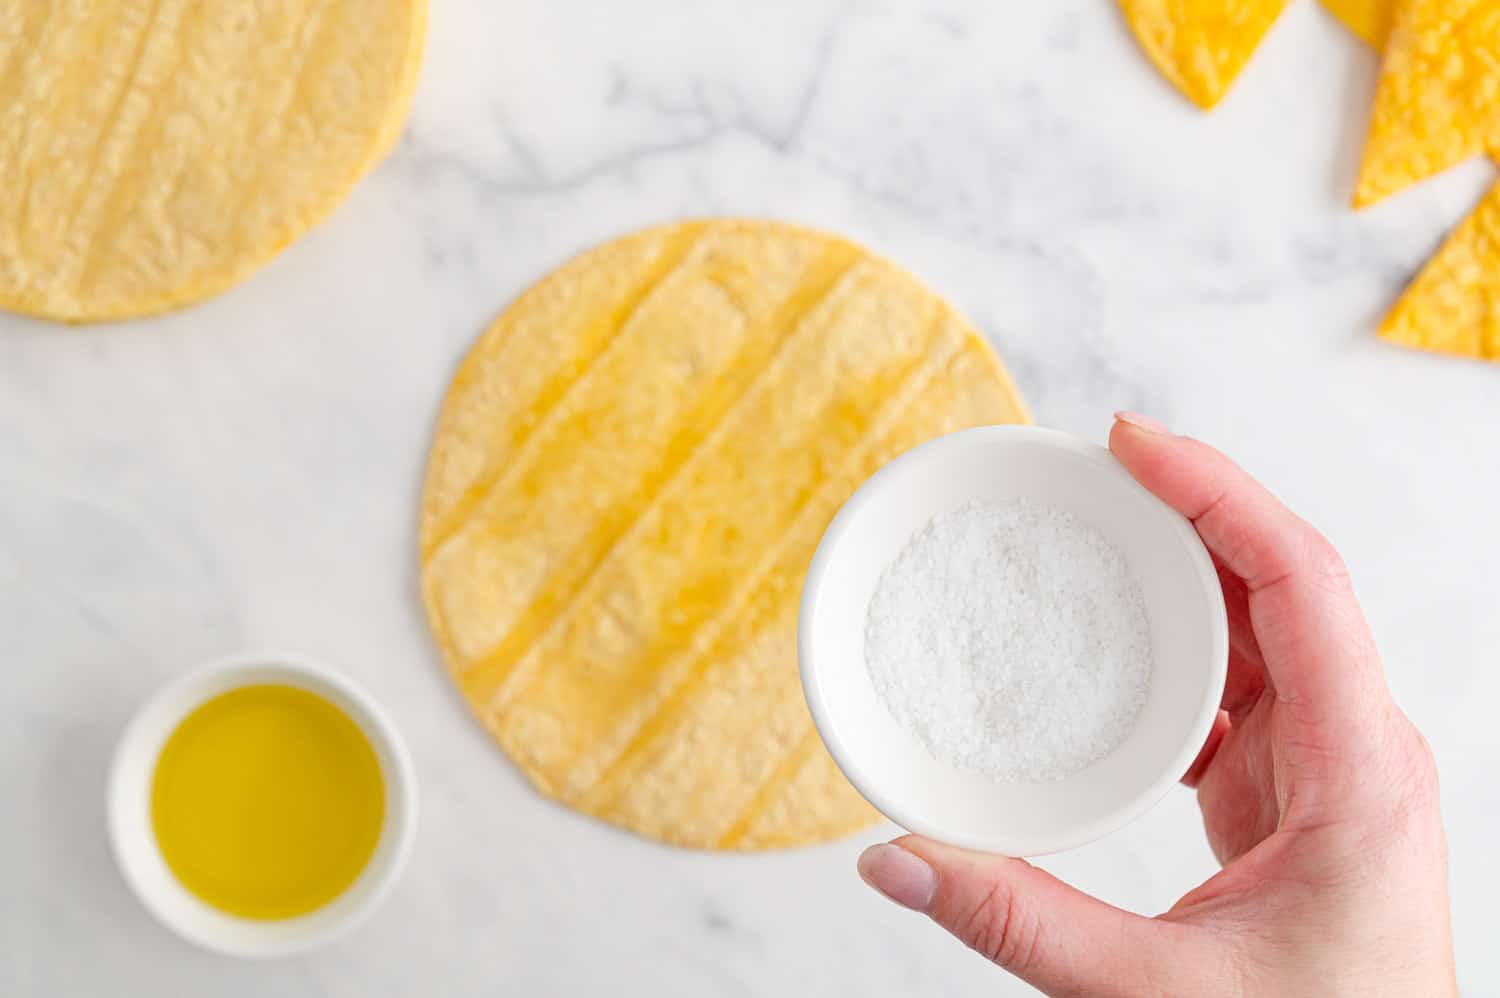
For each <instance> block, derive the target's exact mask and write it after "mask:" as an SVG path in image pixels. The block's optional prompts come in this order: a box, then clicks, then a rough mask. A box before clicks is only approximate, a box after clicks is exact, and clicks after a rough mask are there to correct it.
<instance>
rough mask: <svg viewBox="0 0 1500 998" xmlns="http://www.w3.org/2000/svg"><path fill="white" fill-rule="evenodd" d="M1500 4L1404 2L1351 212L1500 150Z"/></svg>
mask: <svg viewBox="0 0 1500 998" xmlns="http://www.w3.org/2000/svg"><path fill="white" fill-rule="evenodd" d="M1497 98H1500V5H1497V4H1495V3H1494V2H1493V0H1399V2H1398V3H1397V4H1396V7H1395V11H1394V14H1393V17H1392V22H1391V32H1390V38H1389V41H1388V42H1387V44H1386V53H1385V60H1384V62H1383V63H1382V64H1381V69H1380V85H1379V88H1378V89H1377V90H1376V93H1375V108H1374V111H1373V112H1372V113H1371V116H1370V132H1369V136H1368V138H1366V140H1365V151H1364V159H1363V161H1362V162H1361V163H1360V168H1359V183H1358V186H1357V187H1356V189H1355V192H1354V206H1355V207H1356V208H1363V207H1367V206H1368V205H1372V204H1374V203H1375V202H1377V201H1379V200H1380V199H1381V198H1384V197H1387V196H1389V195H1391V194H1394V193H1396V192H1397V191H1399V190H1402V189H1403V188H1405V187H1407V186H1409V185H1411V184H1414V183H1416V182H1417V181H1419V180H1424V179H1426V178H1427V177H1430V176H1432V175H1434V174H1436V173H1440V172H1442V171H1443V170H1446V169H1448V168H1449V167H1451V166H1454V165H1455V164H1457V163H1460V162H1462V161H1463V160H1465V159H1468V158H1469V157H1470V156H1473V155H1475V154H1477V153H1481V152H1484V151H1486V150H1487V149H1489V150H1493V149H1496V148H1500V141H1497V139H1500V100H1497Z"/></svg>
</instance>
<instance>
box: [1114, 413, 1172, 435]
mask: <svg viewBox="0 0 1500 998" xmlns="http://www.w3.org/2000/svg"><path fill="white" fill-rule="evenodd" d="M1115 419H1117V420H1119V421H1120V422H1122V423H1125V424H1127V425H1129V426H1134V427H1135V428H1136V429H1138V430H1145V431H1146V432H1147V433H1170V432H1171V431H1170V430H1168V429H1167V428H1166V427H1165V426H1163V425H1162V424H1161V423H1158V422H1157V421H1156V420H1154V419H1152V418H1151V417H1150V416H1142V415H1141V414H1140V413H1138V412H1117V413H1115Z"/></svg>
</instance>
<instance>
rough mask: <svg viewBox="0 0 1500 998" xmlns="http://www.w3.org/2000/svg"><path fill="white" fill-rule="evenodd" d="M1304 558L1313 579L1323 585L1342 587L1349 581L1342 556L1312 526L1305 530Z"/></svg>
mask: <svg viewBox="0 0 1500 998" xmlns="http://www.w3.org/2000/svg"><path fill="white" fill-rule="evenodd" d="M1305 543H1306V548H1305V556H1306V558H1307V567H1308V569H1309V571H1310V572H1311V574H1312V576H1313V578H1315V579H1317V580H1318V581H1319V582H1321V583H1322V584H1324V585H1327V586H1329V587H1330V588H1333V587H1342V586H1343V585H1345V584H1347V582H1348V581H1349V566H1348V565H1347V564H1345V563H1344V557H1343V555H1341V554H1339V552H1338V549H1337V548H1335V547H1334V546H1333V544H1332V543H1330V542H1329V540H1328V538H1326V537H1324V536H1323V535H1322V534H1321V533H1319V532H1318V530H1317V529H1316V528H1314V527H1312V526H1309V527H1308V528H1307V539H1306V542H1305Z"/></svg>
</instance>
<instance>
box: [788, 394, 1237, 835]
mask: <svg viewBox="0 0 1500 998" xmlns="http://www.w3.org/2000/svg"><path fill="white" fill-rule="evenodd" d="M985 438H991V439H996V440H1000V439H1004V440H1007V441H1026V442H1028V443H1033V444H1040V445H1043V446H1046V447H1052V448H1055V449H1057V450H1060V451H1066V452H1068V453H1070V454H1073V455H1076V456H1078V457H1081V458H1084V459H1086V460H1088V461H1089V462H1091V463H1093V464H1095V465H1096V466H1098V467H1099V468H1101V469H1103V470H1105V471H1106V473H1108V474H1113V475H1118V476H1120V477H1121V479H1123V480H1124V481H1125V482H1126V483H1128V484H1129V485H1130V486H1131V487H1133V488H1135V489H1137V490H1139V492H1140V493H1141V494H1142V495H1143V496H1145V497H1146V498H1147V499H1149V500H1150V503H1151V504H1152V505H1153V506H1154V507H1155V508H1158V509H1159V511H1160V512H1161V513H1162V515H1163V517H1164V519H1166V520H1167V521H1168V522H1170V524H1171V529H1172V530H1173V532H1174V533H1175V534H1176V535H1177V537H1178V538H1179V539H1180V540H1181V541H1182V544H1183V546H1184V549H1185V550H1186V553H1187V557H1188V559H1189V561H1191V562H1192V563H1193V566H1194V570H1195V574H1196V576H1197V577H1198V581H1199V583H1200V584H1201V585H1202V586H1203V588H1204V590H1205V592H1207V593H1209V594H1211V595H1212V597H1213V598H1212V599H1210V600H1209V601H1208V605H1209V607H1210V610H1209V612H1210V615H1211V616H1212V620H1210V621H1209V626H1210V627H1211V628H1212V635H1211V637H1212V644H1213V654H1212V656H1211V660H1210V661H1209V662H1206V663H1205V664H1204V667H1205V668H1207V669H1209V670H1211V672H1210V677H1209V678H1210V680H1211V681H1210V682H1209V684H1208V686H1207V690H1208V692H1207V694H1206V695H1205V697H1204V699H1203V701H1202V702H1201V703H1200V704H1199V707H1198V713H1197V716H1196V717H1195V718H1194V722H1193V725H1192V727H1191V728H1190V729H1189V734H1188V737H1186V738H1184V740H1183V743H1182V745H1181V747H1180V748H1179V749H1178V751H1177V752H1176V754H1174V756H1173V757H1172V766H1171V767H1168V768H1165V769H1163V770H1162V772H1161V773H1159V774H1158V775H1157V776H1156V777H1155V779H1153V780H1152V781H1151V782H1150V783H1149V784H1146V785H1144V786H1143V787H1142V789H1141V790H1140V791H1139V792H1137V793H1136V794H1135V795H1134V796H1133V797H1131V798H1130V799H1129V800H1128V801H1127V802H1126V803H1124V804H1122V805H1120V806H1119V807H1116V808H1114V809H1113V810H1111V811H1107V812H1105V813H1103V814H1101V815H1099V816H1098V817H1095V818H1094V819H1093V820H1091V821H1085V822H1080V823H1079V824H1078V825H1076V826H1074V827H1073V828H1072V829H1071V830H1070V831H1069V833H1068V834H1059V835H1056V836H1047V837H1045V838H1044V839H1043V838H1036V839H1026V838H1023V837H1017V836H1013V835H1008V834H1006V832H1005V831H1004V830H1003V829H1000V830H997V831H996V832H995V833H993V834H985V835H968V834H963V833H958V834H954V833H953V832H952V831H951V830H950V829H947V828H944V827H941V826H940V825H938V824H936V823H934V822H932V821H929V820H928V817H927V816H926V815H924V814H920V813H916V812H912V811H910V810H908V809H907V808H905V807H904V806H902V805H901V804H899V803H897V802H896V801H894V800H893V799H892V798H891V797H890V796H889V795H888V794H887V793H886V792H885V791H884V789H883V788H882V787H881V786H880V785H879V784H878V782H876V781H872V780H871V779H870V778H869V774H868V773H867V772H866V771H865V770H864V768H862V767H861V766H860V765H859V764H858V763H857V761H856V760H855V759H854V758H853V756H852V755H851V753H850V752H849V748H848V746H847V745H846V744H845V743H844V742H843V740H842V739H840V738H839V736H838V733H837V727H836V725H834V724H833V722H832V715H831V712H830V710H829V707H828V703H827V702H826V701H825V699H824V697H823V692H822V688H821V686H820V685H819V683H818V682H817V681H816V674H817V671H818V661H817V656H816V655H815V654H814V653H813V651H812V649H813V648H814V647H815V646H816V644H817V642H816V641H815V640H814V638H813V636H812V631H813V629H814V627H815V626H816V625H815V624H814V623H813V621H814V620H815V616H816V615H815V613H814V607H815V606H816V604H817V601H818V598H819V595H820V592H821V589H822V585H823V580H824V577H825V576H826V575H827V574H828V571H829V566H830V565H831V564H832V561H833V558H834V553H835V552H836V551H837V550H839V548H840V547H841V546H842V545H841V543H840V542H841V540H842V538H843V536H844V535H845V534H846V533H848V532H849V530H850V529H851V528H852V526H853V524H854V522H855V521H856V520H857V519H858V518H859V517H860V516H861V515H862V514H863V512H864V509H865V507H867V506H868V505H869V504H870V503H872V502H873V501H874V500H875V497H876V496H877V495H878V494H879V493H881V492H884V491H885V490H886V489H888V488H889V487H890V485H891V483H892V482H893V481H895V480H896V479H897V478H898V477H900V476H903V475H905V474H907V473H908V471H909V470H910V469H913V468H915V467H917V466H918V465H920V464H921V463H922V462H923V461H926V460H930V457H929V456H928V455H930V454H931V453H933V452H934V451H937V450H939V449H949V448H958V447H977V446H982V445H983V440H984V439H985ZM1222 592H1223V590H1222V587H1221V586H1220V584H1219V575H1218V572H1217V570H1216V569H1215V568H1214V564H1213V558H1212V557H1211V556H1210V555H1209V553H1208V548H1207V547H1205V546H1204V544H1203V539H1202V538H1201V537H1199V536H1198V531H1197V529H1196V528H1194V526H1193V524H1192V521H1190V520H1189V519H1188V518H1187V517H1185V516H1183V515H1182V514H1181V513H1179V512H1177V511H1176V510H1174V509H1173V508H1172V507H1170V506H1168V505H1167V504H1166V503H1164V502H1162V501H1161V500H1160V499H1158V498H1157V497H1156V496H1154V495H1152V494H1151V493H1150V492H1149V491H1148V490H1147V489H1146V488H1145V487H1144V486H1142V485H1141V484H1140V483H1139V482H1137V481H1136V480H1135V479H1134V478H1133V477H1131V475H1130V473H1129V472H1128V471H1126V470H1125V469H1124V468H1123V467H1122V466H1121V465H1120V463H1119V462H1118V461H1117V460H1115V457H1114V455H1113V454H1111V453H1110V451H1109V449H1108V448H1107V447H1103V446H1101V445H1099V444H1096V443H1094V442H1093V441H1091V440H1086V439H1084V438H1082V437H1078V436H1075V435H1073V434H1071V433H1067V432H1065V431H1062V430H1054V429H1051V428H1049V427H1042V426H1030V425H1015V424H1008V425H994V426H976V427H970V428H969V429H964V430H957V431H955V432H953V433H948V434H944V435H943V436H940V437H935V438H933V439H932V440H929V441H927V442H925V443H921V444H918V445H917V446H916V447H913V448H912V449H910V450H908V451H906V452H904V453H902V454H900V455H898V456H897V457H896V458H895V459H893V460H892V461H890V462H889V463H887V464H886V465H884V466H883V467H881V468H880V469H879V470H878V471H876V472H875V473H874V474H873V475H871V476H870V477H869V478H867V479H866V480H865V481H864V482H863V483H862V484H861V485H860V486H859V488H858V489H856V490H855V492H854V494H853V495H852V496H850V497H849V499H848V501H847V502H845V503H844V505H843V506H842V507H840V508H839V511H838V512H837V513H836V514H835V515H834V517H833V520H832V521H830V522H829V524H828V528H827V529H826V530H825V531H824V532H823V537H822V539H821V540H820V541H819V542H818V547H817V550H816V551H815V552H814V553H813V557H812V561H811V562H810V563H809V565H808V569H807V576H806V579H805V580H804V582H803V588H802V599H801V601H800V604H799V606H798V610H797V660H798V671H799V673H800V676H801V680H802V693H803V697H804V698H805V699H806V700H807V706H808V711H809V712H810V713H811V714H812V719H813V724H814V726H815V727H816V728H817V729H818V734H819V736H820V737H821V738H822V740H823V744H824V746H825V747H827V749H828V754H829V755H830V756H832V757H833V761H834V762H835V763H836V764H837V765H838V767H839V769H840V771H842V772H843V774H844V776H845V778H847V779H848V780H849V782H850V783H851V784H852V785H853V786H854V788H855V789H856V790H858V791H859V793H860V795H861V796H862V797H864V798H865V799H866V800H867V801H869V802H870V803H871V804H872V805H874V806H875V809H876V810H878V811H879V812H880V813H881V814H883V815H885V816H886V817H887V818H889V819H890V820H891V821H893V822H895V823H896V824H897V825H899V826H901V827H902V828H904V829H906V830H907V831H909V832H913V833H915V834H917V835H922V836H925V837H927V838H930V839H934V840H936V841H939V842H945V843H947V844H949V845H955V846H959V847H961V848H965V849H974V850H978V851H982V852H990V853H997V854H1002V855H1007V856H1045V855H1049V854H1051V853H1057V852H1063V851H1065V850H1068V849H1076V848H1078V847H1079V846H1083V845H1087V844H1088V843H1090V842H1094V841H1097V840H1098V839H1101V838H1103V837H1104V836H1106V835H1109V834H1110V833H1111V832H1115V831H1118V830H1120V829H1121V828H1124V827H1125V826H1126V825H1128V824H1130V823H1132V822H1133V821H1135V820H1136V819H1137V818H1140V817H1141V816H1142V815H1144V814H1145V813H1146V812H1147V811H1149V810H1151V809H1152V808H1153V807H1155V806H1156V805H1157V804H1158V803H1160V802H1161V800H1162V798H1163V797H1165V796H1166V795H1167V793H1168V792H1169V791H1170V790H1171V789H1172V788H1173V787H1174V786H1176V785H1177V784H1178V783H1179V782H1180V781H1181V779H1182V777H1183V776H1184V775H1185V774H1186V773H1187V771H1188V769H1189V768H1190V767H1191V766H1192V764H1193V761H1194V760H1195V759H1196V758H1197V757H1198V753H1199V752H1200V751H1202V749H1203V746H1204V744H1205V743H1206V741H1207V740H1208V736H1209V733H1210V732H1211V731H1212V730H1213V724H1214V720H1215V719H1216V718H1217V717H1218V713H1219V704H1220V702H1221V700H1222V696H1223V693H1222V691H1223V688H1224V681H1225V678H1226V677H1227V675H1228V669H1229V622H1228V616H1227V613H1226V611H1225V608H1224V600H1223V595H1222Z"/></svg>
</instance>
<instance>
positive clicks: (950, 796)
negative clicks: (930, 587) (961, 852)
mask: <svg viewBox="0 0 1500 998" xmlns="http://www.w3.org/2000/svg"><path fill="white" fill-rule="evenodd" d="M1017 498H1024V499H1030V500H1033V501H1036V502H1040V503H1045V504H1047V505H1050V506H1054V507H1057V508H1060V509H1063V510H1065V511H1067V512H1069V513H1072V514H1073V515H1075V516H1077V517H1079V518H1080V519H1082V520H1083V521H1085V522H1086V523H1089V524H1091V525H1092V526H1093V527H1095V528H1096V529H1098V530H1099V531H1101V532H1102V533H1103V534H1104V535H1105V537H1107V538H1108V539H1109V540H1110V541H1111V542H1112V543H1113V544H1114V545H1115V546H1116V547H1117V548H1118V549H1119V550H1120V552H1121V553H1122V554H1123V555H1124V557H1125V558H1126V560H1127V562H1128V563H1129V565H1130V567H1131V569H1132V571H1133V572H1134V573H1135V576H1136V578H1137V580H1138V581H1139V582H1140V585H1141V589H1142V591H1143V594H1144V596H1145V600H1146V610H1147V616H1148V618H1149V626H1150V634H1151V646H1152V654H1153V659H1154V669H1153V673H1152V680H1151V689H1150V693H1149V695H1148V698H1147V701H1146V704H1145V706H1144V707H1143V708H1142V711H1141V715H1140V719H1139V721H1138V722H1137V724H1136V726H1135V728H1134V730H1133V731H1132V732H1131V734H1130V735H1129V736H1128V737H1127V738H1126V740H1125V741H1124V742H1123V743H1122V744H1121V745H1120V746H1119V747H1118V748H1116V749H1115V751H1113V752H1112V753H1110V754H1109V755H1107V756H1106V757H1104V758H1103V759H1100V760H1099V761H1097V762H1095V763H1093V764H1091V765H1089V766H1087V767H1086V768H1084V769H1083V770H1081V771H1079V772H1077V773H1075V774H1073V775H1072V776H1069V777H1068V778H1066V779H1064V780H1061V781H1058V782H1053V783H1000V782H996V781H993V780H989V779H986V778H985V777H984V776H981V775H979V774H977V773H974V772H965V771H961V770H958V769H956V768H953V767H951V766H949V765H947V764H945V763H943V762H940V761H938V760H937V759H936V758H935V757H934V756H933V755H932V754H931V753H929V752H928V751H927V750H926V749H925V748H924V747H923V746H922V745H921V744H920V743H919V742H917V740H916V739H915V738H913V737H912V736H911V735H910V734H909V733H908V732H907V731H906V730H905V729H904V728H903V727H901V726H900V725H899V724H898V723H897V722H896V720H895V719H894V718H893V717H892V716H891V714H890V712H889V711H888V710H887V709H886V707H885V705H884V704H883V703H882V702H881V701H880V700H879V699H878V697H877V694H876V692H875V689H874V686H873V684H872V683H871V681H870V675H869V671H868V669H867V667H866V665H865V623H866V619H867V613H868V608H869V603H870V597H871V596H872V595H873V594H874V591H875V587H876V584H877V583H878V581H879V578H880V575H881V573H882V572H883V571H884V570H885V567H886V566H887V565H888V564H890V562H891V561H892V560H894V559H895V557H896V556H897V554H898V553H900V551H901V549H902V548H903V547H905V546H906V544H907V542H908V541H909V540H910V539H911V538H912V537H913V536H914V535H915V534H916V533H917V532H918V531H920V530H921V529H922V528H923V527H924V526H926V524H927V523H928V522H929V521H930V520H931V519H932V518H933V517H934V516H937V515H938V514H940V513H944V512H947V511H949V510H952V509H955V508H957V507H959V506H962V505H964V504H965V503H969V502H975V501H990V502H1003V501H1005V500H1008V499H1017ZM797 649H798V656H799V658H800V663H801V669H802V684H803V689H804V691H805V693H806V695H807V703H808V706H809V708H810V709H811V711H812V716H813V720H814V721H815V722H816V723H817V726H818V731H819V733H820V734H821V735H822V736H823V742H824V743H825V744H826V745H827V746H828V750H829V752H830V753H832V755H833V758H834V760H835V761H836V762H837V763H838V764H839V768H841V769H842V770H843V771H844V775H845V776H847V777H848V778H849V781H850V782H851V783H853V784H854V786H855V788H856V789H858V790H859V792H860V793H861V794H863V795H864V796H865V798H866V799H867V800H869V801H870V803H872V804H874V805H875V806H876V807H877V808H879V809H880V810H881V811H882V812H884V813H885V814H886V815H887V816H888V817H889V818H891V819H892V820H893V821H895V822H896V823H897V824H899V825H902V826H903V827H905V828H907V829H908V830H910V831H913V832H917V833H919V834H922V835H926V836H929V837H931V838H934V839H938V840H941V841H944V842H949V843H952V844H954V845H959V846H965V847H967V848H971V849H983V850H987V851H990V852H998V853H1005V854H1008V855H1012V856H1035V855H1040V854H1042V853H1048V852H1056V851H1058V850H1060V849H1069V848H1072V847H1074V846H1078V845H1082V844H1083V843H1085V842H1089V841H1091V840H1093V839H1096V838H1098V837H1099V836H1101V835H1105V834H1107V833H1109V832H1111V831H1113V830H1115V829H1116V828H1119V827H1120V826H1122V825H1125V824H1127V823H1128V822H1130V821H1132V820H1134V819H1135V818H1137V817H1139V816H1140V815H1141V814H1142V813H1144V812H1145V811H1146V810H1148V809H1149V808H1150V807H1151V806H1152V805H1153V804H1154V803H1156V801H1158V800H1159V799H1160V798H1161V797H1162V796H1163V795H1164V794H1165V793H1166V792H1167V790H1168V789H1169V788H1170V787H1171V786H1172V785H1173V784H1174V783H1175V782H1176V781H1177V780H1179V779H1180V778H1181V777H1182V775H1183V774H1184V773H1186V772H1187V769H1188V767H1189V766H1190V765H1192V762H1193V759H1194V758H1195V757H1196V755H1197V753H1198V751H1199V749H1201V748H1202V747H1203V743H1204V740H1205V739H1206V738H1207V737H1208V733H1209V730H1210V728H1211V727H1212V725H1213V721H1214V717H1215V715H1216V714H1217V712H1218V707H1219V699H1220V697H1221V696H1222V693H1223V689H1224V677H1225V671H1226V668H1227V663H1228V649H1229V639H1228V629H1227V626H1226V621H1225V615H1224V599H1223V595H1222V593H1221V590H1220V588H1219V581H1218V576H1217V575H1216V573H1215V571H1214V566H1213V562H1212V560H1211V559H1210V558H1209V555H1208V552H1207V550H1205V548H1204V547H1203V542H1202V541H1200V540H1199V539H1198V535H1197V532H1196V531H1194V530H1193V526H1192V524H1191V523H1189V522H1188V521H1187V520H1186V519H1185V518H1184V517H1182V516H1181V515H1179V514H1178V513H1177V512H1175V511H1174V510H1172V509H1171V508H1170V507H1168V506H1167V505H1166V504H1165V503H1163V502H1161V501H1160V500H1159V499H1157V498H1156V497H1155V496H1153V495H1151V494H1150V493H1149V492H1147V491H1146V490H1145V489H1144V488H1142V487H1141V486H1140V485H1138V484H1137V483H1136V482H1135V480H1134V479H1133V478H1131V477H1130V475H1129V474H1128V473H1127V472H1126V471H1125V470H1124V469H1123V468H1121V467H1120V465H1119V464H1118V462H1116V461H1115V459H1114V457H1113V456H1112V455H1111V454H1110V453H1109V451H1108V450H1106V449H1105V448H1103V447H1100V446H1098V445H1097V444H1093V443H1089V442H1086V441H1083V440H1080V439H1078V438H1076V437H1072V436H1069V435H1067V434H1064V433H1060V432H1058V431H1056V430H1045V429H1039V428H1036V427H1029V426H985V427H979V428H977V429H971V430H963V431H960V432H958V433H953V434H950V435H948V436H946V437H940V438H939V439H937V440H933V441H931V442H929V443H926V444H923V445H922V446H920V447H917V448H916V449H914V450H912V451H909V452H907V453H906V454H904V455H902V456H901V457H899V458H897V459H896V460H895V461H892V462H891V463H890V464H889V465H887V466H886V467H884V468H882V469H881V470H880V471H879V472H877V473H876V474H875V475H874V476H873V477H872V478H871V479H870V480H869V481H867V482H866V483H865V484H864V485H862V486H861V487H860V489H859V491H857V492H856V493H855V494H854V495H853V496H852V497H851V498H850V499H849V501H848V502H847V503H845V505H844V507H843V509H841V510H840V511H839V513H838V515H837V516H836V517H834V519H833V522H832V523H831V524H830V525H829V527H828V530H827V532H826V533H824V535H823V540H822V542H821V543H820V544H819V545H818V550H817V553H816V554H815V555H814V556H813V560H812V565H811V567H810V568H809V570H808V573H807V582H806V585H805V587H804V589H803V593H802V606H801V612H800V614H799V616H798V621H797Z"/></svg>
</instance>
